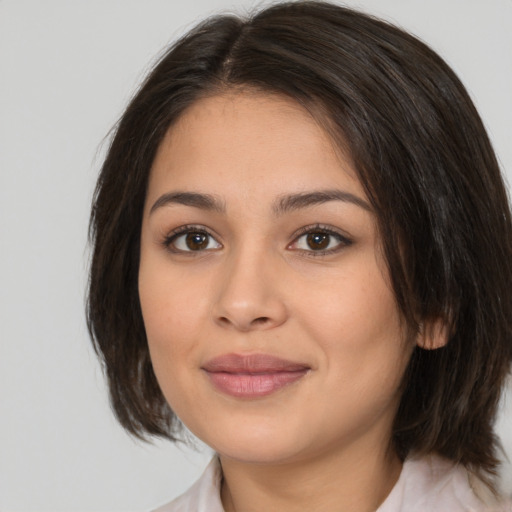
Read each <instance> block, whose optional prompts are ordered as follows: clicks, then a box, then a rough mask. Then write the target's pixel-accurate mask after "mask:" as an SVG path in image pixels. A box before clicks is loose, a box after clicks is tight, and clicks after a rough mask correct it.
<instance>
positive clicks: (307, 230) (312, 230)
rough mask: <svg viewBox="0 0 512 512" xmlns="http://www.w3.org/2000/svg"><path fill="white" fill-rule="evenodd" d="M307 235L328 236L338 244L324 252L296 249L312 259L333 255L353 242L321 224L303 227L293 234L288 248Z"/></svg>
mask: <svg viewBox="0 0 512 512" xmlns="http://www.w3.org/2000/svg"><path fill="white" fill-rule="evenodd" d="M309 234H324V235H328V236H331V237H333V238H335V239H336V240H337V241H338V242H339V243H338V244H337V245H336V246H335V247H332V248H331V249H326V250H318V251H314V250H305V249H297V250H298V251H300V252H302V253H303V254H305V255H306V256H311V257H313V258H318V257H319V256H329V255H330V254H335V253H337V252H339V251H341V250H342V249H344V248H345V247H349V246H350V245H352V244H353V243H354V241H353V240H351V239H350V238H348V237H347V236H345V235H342V234H341V233H340V232H339V231H337V230H335V229H333V228H332V227H330V226H326V225H323V224H314V225H311V226H304V227H303V228H301V229H300V230H299V231H298V232H297V233H296V234H295V236H294V239H293V242H292V243H291V244H290V245H289V246H288V247H290V246H291V245H293V244H296V243H297V242H298V240H300V238H302V237H303V236H305V235H309Z"/></svg>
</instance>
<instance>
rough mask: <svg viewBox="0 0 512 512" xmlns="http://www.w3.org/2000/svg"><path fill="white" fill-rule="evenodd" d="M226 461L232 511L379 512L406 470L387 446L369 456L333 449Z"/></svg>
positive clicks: (226, 495) (227, 505)
mask: <svg viewBox="0 0 512 512" xmlns="http://www.w3.org/2000/svg"><path fill="white" fill-rule="evenodd" d="M331 448H332V447H331ZM220 460H221V465H222V469H223V474H224V479H223V485H222V490H221V497H222V502H223V506H224V509H225V511H226V512H240V511H244V512H252V511H261V510H282V511H286V512H295V511H297V512H298V511H304V510H315V511H316V512H324V511H325V512H327V511H329V512H332V511H343V510H350V511H351V512H375V510H377V508H378V507H379V506H380V504H381V503H382V502H383V501H384V500H385V499H386V497H387V495H388V494H389V492H390V491H391V489H392V488H393V486H394V485H395V483H396V481H397V480H398V477H399V475H400V471H401V467H402V464H401V462H400V460H399V459H398V457H397V456H396V454H395V453H394V452H393V451H391V450H386V449H385V448H382V445H380V446H374V447H370V448H368V447H367V449H366V450H364V453H363V452H361V450H358V449H357V447H356V446H352V447H351V448H350V449H345V450H342V451H341V452H339V451H337V450H335V449H330V450H328V451H326V453H325V454H320V455H317V456H316V457H315V458H308V459H306V458H304V459H302V460H295V461H292V462H283V463H273V464H262V463H258V464H251V463H246V462H240V461H237V460H233V459H229V458H227V457H223V456H220Z"/></svg>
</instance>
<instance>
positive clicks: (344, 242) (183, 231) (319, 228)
mask: <svg viewBox="0 0 512 512" xmlns="http://www.w3.org/2000/svg"><path fill="white" fill-rule="evenodd" d="M190 233H197V234H200V235H205V236H207V237H209V238H211V239H213V240H215V241H216V242H217V243H218V244H219V245H220V247H219V248H222V244H221V243H220V242H218V241H217V239H216V238H215V237H214V236H213V235H212V234H211V233H210V232H209V231H208V230H207V229H205V228H204V227H203V226H196V225H185V226H180V227H179V228H176V229H174V230H172V231H171V232H170V233H169V234H168V235H167V236H166V237H165V238H164V240H163V246H164V247H165V248H166V249H167V250H169V251H170V252H172V253H177V254H185V255H187V256H195V255H197V254H196V253H201V252H204V251H206V250H210V251H211V250H215V249H207V248H205V249H201V250H196V251H194V250H182V249H178V248H176V247H175V246H174V244H175V243H176V240H178V238H179V237H181V236H183V235H187V234H190ZM310 234H325V235H328V236H330V237H333V238H335V239H336V240H337V241H338V242H339V243H338V244H337V245H336V246H335V247H332V248H331V249H326V250H317V251H315V250H306V249H295V250H297V251H299V252H301V253H302V254H305V255H306V256H311V257H319V256H328V255H330V254H334V253H337V252H339V251H341V250H342V249H344V248H345V247H348V246H350V245H352V244H353V240H351V239H349V238H348V237H346V236H344V235H342V234H341V233H340V232H339V231H336V230H334V229H333V228H331V227H330V226H326V225H322V224H314V225H311V226H304V227H303V228H301V229H300V230H299V231H298V232H297V233H295V234H294V238H293V241H292V243H291V244H289V245H288V246H287V248H291V246H292V245H294V244H297V242H298V241H299V240H300V239H301V238H302V237H303V236H305V235H310Z"/></svg>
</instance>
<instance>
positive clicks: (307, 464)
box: [139, 91, 424, 512]
mask: <svg viewBox="0 0 512 512" xmlns="http://www.w3.org/2000/svg"><path fill="white" fill-rule="evenodd" d="M325 190H329V191H332V190H338V191H343V193H345V196H344V197H345V198H347V197H350V198H351V200H348V201H347V200H339V199H336V200H334V199H333V200H328V201H323V202H319V203H315V204H309V205H302V206H301V207H297V208H292V209H287V210H286V211H278V212H276V204H279V203H278V202H279V200H280V199H282V198H283V197H284V196H287V195H291V194H305V193H311V192H318V191H325ZM175 192H192V193H200V194H209V195H210V196H213V197H214V198H216V200H217V202H218V205H217V206H218V207H219V208H217V209H211V208H206V207H205V206H211V205H205V204H199V203H197V202H196V203H195V204H181V203H180V202H179V201H178V202H176V201H167V202H165V201H163V200H161V199H160V198H161V197H162V196H163V195H165V194H170V193H175ZM347 194H350V196H348V195H347ZM354 198H357V199H358V200H359V202H358V201H357V200H354ZM159 199H160V201H159ZM365 202H367V199H366V196H365V193H364V191H363V188H362V186H361V184H360V183H359V181H358V179H357V176H356V173H355V171H354V169H353V167H352V165H351V163H350V160H349V159H348V158H347V157H345V156H343V155H341V154H340V152H339V150H337V149H335V147H334V146H333V143H332V141H331V139H330V138H329V136H328V135H327V133H326V132H325V131H324V130H323V129H322V128H321V127H320V126H319V124H318V123H317V122H316V121H315V120H314V119H313V118H312V117H311V116H310V115H309V114H308V113H307V112H306V111H305V110H304V109H303V108H302V107H301V106H299V105H298V104H296V103H295V102H293V101H292V100H290V99H287V98H283V97H280V96H274V95H268V94H262V93H256V92H249V91H245V92H232V93H225V94H222V95H217V96H213V97H209V98H204V99H201V100H199V101H197V102H196V103H195V104H194V105H192V106H191V107H190V108H189V109H188V110H187V111H186V112H185V113H184V115H182V117H181V118H180V119H179V120H178V121H177V123H175V124H174V125H173V127H171V129H170V130H169V132H168V133H167V135H166V137H165V139H164V141H163V142H162V144H161V146H160V148H159V151H158V153H157V156H156V159H155V161H154V165H153V168H152V171H151V175H150V180H149V188H148V193H147V200H146V205H145V211H144V217H143V225H142V233H141V260H140V271H139V293H140V301H141V306H142V312H143V317H144V322H145V327H146V331H147V337H148V343H149V349H150V353H151V358H152V362H153V366H154V370H155V374H156V376H157V379H158V381H159V384H160V386H161V388H162V391H163V393H164V395H165V397H166V399H167V400H168V402H169V404H170V406H171V407H172V409H173V410H174V411H175V412H176V414H177V415H178V416H179V417H180V419H181V420H182V421H183V422H184V423H185V425H186V426H187V427H188V428H189V429H190V430H191V431H192V432H193V433H194V434H195V435H197V436H198V437H199V438H200V439H202V440H203V441H204V442H205V443H207V444H208V445H209V446H211V447H212V448H213V449H214V450H215V451H216V452H217V453H218V454H219V456H220V460H221V464H222V468H223V474H224V481H223V486H222V500H223V504H224V507H225V509H226V511H228V512H229V511H232V510H244V511H252V510H255V511H256V510H283V511H295V510H301V511H303V510H316V511H322V510H326V511H327V510H329V511H333V510H351V511H354V512H363V511H372V510H373V511H374V510H375V509H376V508H377V507H378V506H379V504H380V503H381V502H382V501H383V500H384V499H385V497H386V496H387V494H388V493H389V491H390V490H391V488H392V487H393V485H394V484H395V482H396V480H397V478H398V476H399V473H400V469H401V463H400V461H399V460H398V458H397V457H396V454H395V453H394V452H393V450H392V449H391V448H390V439H391V428H392V422H393V418H394V416H395V413H396V409H397V405H398V401H399V385H400V382H401V378H402V375H403V373H404V370H405V368H406V365H407V363H408V361H409V358H410V355H411V352H412V349H413V346H414V342H415V341H416V342H417V341H418V340H410V339H408V338H407V336H406V328H405V325H404V322H403V320H402V318H401V315H400V312H399V310H398V308H397V305H396V302H395V298H394V295H393V292H392V289H391V286H390V283H389V277H388V274H387V270H386V266H385V264H384V261H383V259H382V255H381V251H380V244H379V234H378V231H377V228H376V223H375V217H374V215H373V213H372V211H371V208H370V207H369V206H366V205H365ZM155 203H156V204H155ZM221 210H222V211H221ZM190 225H192V226H193V227H192V228H190V229H189V232H197V231H198V230H199V232H200V234H201V231H206V232H207V233H209V234H208V235H206V236H205V237H204V238H205V240H206V242H205V243H206V246H205V247H204V248H202V249H200V250H190V247H189V246H188V245H187V243H186V235H184V234H181V235H179V234H176V230H177V229H179V228H182V227H183V226H190ZM318 225H321V226H322V228H319V227H318ZM308 226H309V227H310V228H309V231H308V232H309V233H318V232H319V231H322V230H323V229H324V228H325V227H328V229H329V230H330V231H331V232H333V233H338V234H339V236H338V235H335V234H330V235H329V234H328V236H327V240H328V250H327V251H322V250H318V248H317V246H316V245H315V246H314V248H312V247H311V246H310V245H308V240H307V237H306V235H304V234H303V233H304V230H302V231H301V229H302V228H305V227H306V228H307V227H308ZM306 231H307V229H306ZM423 341H424V340H423ZM231 353H236V354H271V355H274V356H278V357H281V358H284V359H287V360H291V361H294V362H300V363H303V364H306V365H307V366H308V367H309V368H310V370H309V371H308V372H307V373H306V374H305V375H304V377H302V378H301V379H299V380H298V381H296V382H294V383H293V384H290V385H288V386H285V387H284V388H282V389H280V390H279V391H277V392H275V393H272V394H270V395H268V396H265V397H258V398H253V399H246V398H237V397H233V396H229V395H227V394H225V393H223V392H221V391H219V390H218V389H216V388H215V387H214V386H213V385H212V383H211V381H210V379H209V378H208V376H207V375H206V373H205V372H204V370H203V369H202V366H203V365H204V364H205V363H206V362H207V361H208V360H210V359H212V358H213V357H217V356H219V355H222V354H231Z"/></svg>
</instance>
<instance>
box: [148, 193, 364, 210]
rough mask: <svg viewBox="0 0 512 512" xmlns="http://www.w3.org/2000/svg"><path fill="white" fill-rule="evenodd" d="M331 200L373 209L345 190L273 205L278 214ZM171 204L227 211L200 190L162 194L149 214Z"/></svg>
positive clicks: (301, 196) (289, 198)
mask: <svg viewBox="0 0 512 512" xmlns="http://www.w3.org/2000/svg"><path fill="white" fill-rule="evenodd" d="M330 201H342V202H345V203H352V204H354V205H356V206H359V207H360V208H363V209H364V210H367V211H369V212H371V211H372V208H371V206H370V205H369V204H368V203H367V202H366V201H365V200H363V199H361V198H360V197H358V196H356V195H354V194H351V193H350V192H345V191H344V190H318V191H315V192H301V193H298V194H289V195H285V196H281V197H279V198H278V199H277V201H276V202H275V203H274V206H273V207H272V210H273V212H274V214H275V215H276V216H280V215H284V214H285V213H288V212H291V211H295V210H301V209H303V208H308V207H311V206H316V205H319V204H324V203H327V202H330ZM169 204H181V205H184V206H192V207H194V208H199V209H200V210H207V211H213V212H217V213H225V211H226V207H225V205H224V202H223V201H222V200H221V199H220V198H219V197H217V196H214V195H211V194H202V193H199V192H168V193H166V194H163V195H161V196H160V197H159V198H158V199H157V200H156V201H155V203H154V204H153V206H152V207H151V210H150V211H149V214H150V215H151V214H152V213H153V212H154V211H155V210H157V209H158V208H162V207H163V206H167V205H169Z"/></svg>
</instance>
